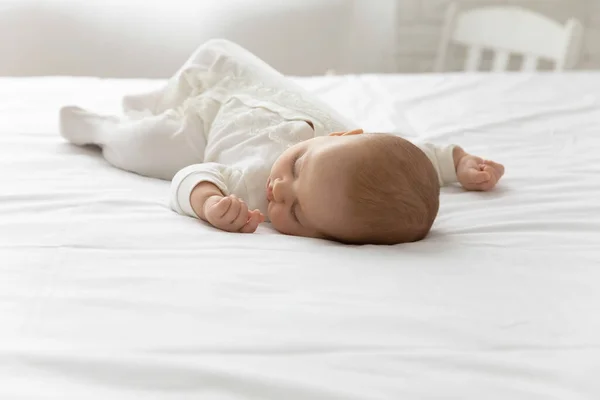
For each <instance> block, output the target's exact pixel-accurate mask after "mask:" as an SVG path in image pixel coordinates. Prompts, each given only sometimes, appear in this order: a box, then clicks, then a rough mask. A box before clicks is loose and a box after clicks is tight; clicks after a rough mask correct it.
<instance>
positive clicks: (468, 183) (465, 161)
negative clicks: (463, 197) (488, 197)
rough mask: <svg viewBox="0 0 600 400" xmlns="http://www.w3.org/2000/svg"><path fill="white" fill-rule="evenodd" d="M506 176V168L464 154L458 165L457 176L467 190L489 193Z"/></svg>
mask: <svg viewBox="0 0 600 400" xmlns="http://www.w3.org/2000/svg"><path fill="white" fill-rule="evenodd" d="M502 175H504V166H503V165H502V164H498V163H497V162H494V161H489V160H483V159H482V158H480V157H477V156H472V155H470V154H467V153H464V152H463V154H462V156H461V157H460V159H459V160H458V163H457V164H456V176H457V177H458V181H459V182H460V184H461V185H462V186H463V187H464V188H465V189H467V190H478V191H487V190H491V189H492V188H494V186H496V184H497V183H498V181H499V180H500V178H502Z"/></svg>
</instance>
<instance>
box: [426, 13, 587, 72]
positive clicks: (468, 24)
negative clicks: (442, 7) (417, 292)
mask: <svg viewBox="0 0 600 400" xmlns="http://www.w3.org/2000/svg"><path fill="white" fill-rule="evenodd" d="M582 36H583V26H582V24H581V23H580V22H579V21H578V20H576V19H574V18H572V19H570V20H568V21H567V23H566V24H565V25H561V24H559V23H558V22H556V21H554V20H552V19H550V18H547V17H545V16H543V15H540V14H537V13H535V12H532V11H529V10H526V9H524V8H520V7H509V6H502V7H483V8H477V9H472V10H468V11H464V12H461V11H460V10H459V6H458V5H457V4H456V3H453V4H451V5H450V6H449V8H448V11H447V14H446V23H445V26H444V30H443V33H442V38H441V41H440V46H439V49H438V54H437V60H436V64H435V71H436V72H443V71H445V70H446V58H447V56H448V51H449V48H450V45H452V44H458V45H463V46H466V48H467V58H466V61H465V64H464V70H465V71H477V70H479V69H480V64H481V61H482V55H483V51H484V50H491V51H492V52H494V60H493V64H492V71H494V72H501V71H506V70H507V69H508V67H509V61H510V56H511V55H512V54H519V55H521V56H523V63H522V65H521V71H536V70H537V69H538V64H539V61H540V59H547V60H550V61H552V62H553V64H554V71H563V70H565V69H571V68H573V67H574V66H575V65H576V64H577V62H578V60H579V55H580V49H581V40H582Z"/></svg>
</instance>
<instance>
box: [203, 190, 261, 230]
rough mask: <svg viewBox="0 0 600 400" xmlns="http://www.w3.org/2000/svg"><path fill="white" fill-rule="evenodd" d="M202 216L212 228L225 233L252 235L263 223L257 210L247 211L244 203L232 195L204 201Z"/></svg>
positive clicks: (213, 197) (214, 197)
mask: <svg viewBox="0 0 600 400" xmlns="http://www.w3.org/2000/svg"><path fill="white" fill-rule="evenodd" d="M204 216H205V217H206V220H207V221H208V222H209V223H210V224H211V225H212V226H214V227H215V228H219V229H222V230H224V231H227V232H240V233H253V232H254V231H256V228H258V225H259V224H260V223H261V222H264V221H265V216H264V215H263V214H262V213H261V212H260V211H259V210H253V211H250V210H248V206H247V205H246V203H245V202H244V201H243V200H242V199H239V198H237V197H235V196H234V195H231V196H225V197H222V196H211V197H209V198H208V199H206V202H205V203H204Z"/></svg>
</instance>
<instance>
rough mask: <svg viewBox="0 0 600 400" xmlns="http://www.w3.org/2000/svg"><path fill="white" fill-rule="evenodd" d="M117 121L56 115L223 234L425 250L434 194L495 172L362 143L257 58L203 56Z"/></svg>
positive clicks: (387, 140) (76, 112) (472, 161)
mask: <svg viewBox="0 0 600 400" xmlns="http://www.w3.org/2000/svg"><path fill="white" fill-rule="evenodd" d="M123 107H124V110H125V116H110V115H99V114H95V113H92V112H90V111H86V110H84V109H81V108H79V107H73V106H69V107H64V108H63V109H62V110H61V112H60V129H61V134H62V136H63V137H64V138H66V139H67V140H68V141H70V142H71V143H74V144H76V145H89V144H92V145H97V146H99V147H101V148H102V153H103V156H104V157H105V159H106V160H107V161H108V162H109V163H110V164H112V165H114V166H115V167H118V168H121V169H123V170H127V171H131V172H134V173H137V174H140V175H143V176H147V177H152V178H159V179H166V180H171V181H172V184H171V207H172V208H173V210H175V211H176V212H178V213H180V214H183V215H187V216H190V217H194V218H199V219H202V220H204V221H206V222H208V223H210V224H211V225H213V226H214V227H216V228H219V229H222V230H224V231H229V232H241V233H252V232H254V231H256V229H257V227H258V225H259V224H260V223H262V222H264V221H266V220H268V221H269V222H271V224H272V226H273V227H274V228H275V229H277V230H278V231H279V232H281V233H284V234H288V235H295V236H305V237H313V238H323V239H329V240H335V241H339V242H342V243H350V244H397V243H404V242H413V241H417V240H420V239H423V238H424V237H425V236H426V235H427V234H428V232H429V231H430V229H431V226H432V224H433V222H434V220H435V218H436V215H437V213H438V208H439V197H440V186H443V185H448V184H452V183H455V182H459V183H460V184H461V185H462V186H463V187H464V188H465V189H467V190H490V189H492V188H493V187H494V186H495V185H496V183H497V182H498V180H499V179H500V178H501V177H502V175H503V173H504V167H503V166H502V165H500V164H498V163H495V162H493V161H487V160H483V159H481V158H479V157H476V156H472V155H470V154H467V153H466V152H465V151H464V150H463V149H462V148H460V147H459V146H455V145H450V146H444V147H439V146H436V145H433V144H431V143H424V144H420V145H415V144H413V143H411V142H409V141H407V140H405V139H402V138H400V137H398V136H396V135H391V134H383V133H364V132H363V130H361V129H356V127H355V125H354V124H353V123H352V122H350V121H348V120H346V119H345V118H344V117H342V116H341V115H339V114H338V113H337V112H336V111H335V110H333V109H331V108H330V107H329V106H327V105H326V104H324V103H323V102H321V101H320V100H319V99H318V98H316V96H313V95H311V94H310V93H308V92H307V91H305V90H304V89H302V88H301V87H300V86H299V85H297V84H296V83H295V82H294V81H292V80H290V79H287V78H285V77H284V76H283V75H282V74H280V73H279V72H277V71H276V70H275V69H273V68H272V67H270V66H269V65H267V64H266V63H265V62H264V61H262V60H260V59H259V58H258V57H256V56H255V55H253V54H251V53H250V52H248V51H247V50H245V49H243V48H241V47H240V46H238V45H236V44H234V43H231V42H229V41H226V40H211V41H208V42H206V43H205V44H203V45H202V46H200V47H199V48H198V49H197V50H196V51H195V52H194V54H193V55H192V56H191V57H190V58H189V59H188V61H187V62H186V63H185V64H184V65H183V66H182V67H181V68H180V69H179V71H177V73H176V74H175V75H174V76H173V77H172V78H171V79H170V80H169V81H168V82H167V83H166V84H165V85H164V87H161V88H159V89H157V90H154V91H152V92H149V93H144V94H139V95H131V96H125V98H124V99H123Z"/></svg>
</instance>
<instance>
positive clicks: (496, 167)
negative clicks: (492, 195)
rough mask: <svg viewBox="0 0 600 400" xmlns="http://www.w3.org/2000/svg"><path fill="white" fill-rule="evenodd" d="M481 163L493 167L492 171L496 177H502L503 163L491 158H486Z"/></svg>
mask: <svg viewBox="0 0 600 400" xmlns="http://www.w3.org/2000/svg"><path fill="white" fill-rule="evenodd" d="M483 163H484V165H486V166H490V167H492V168H493V169H494V172H495V173H496V176H497V178H498V179H500V178H502V175H504V165H502V164H499V163H497V162H495V161H491V160H486V161H484V162H483Z"/></svg>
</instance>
